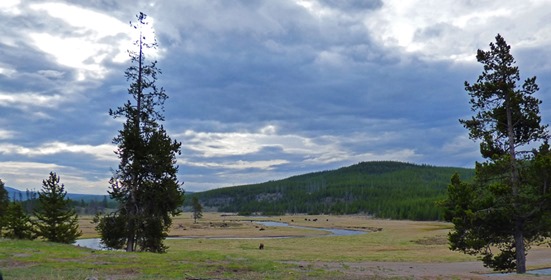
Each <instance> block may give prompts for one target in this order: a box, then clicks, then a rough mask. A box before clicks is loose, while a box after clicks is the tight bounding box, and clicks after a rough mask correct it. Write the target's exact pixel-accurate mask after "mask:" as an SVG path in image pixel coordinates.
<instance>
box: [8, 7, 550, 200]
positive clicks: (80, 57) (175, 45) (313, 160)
mask: <svg viewBox="0 0 551 280" xmlns="http://www.w3.org/2000/svg"><path fill="white" fill-rule="evenodd" d="M139 12H143V13H145V14H147V15H148V20H149V25H148V28H149V29H148V30H146V31H144V32H146V37H147V38H152V37H153V36H156V38H157V41H158V43H159V48H158V49H156V50H150V51H148V52H147V53H146V55H147V57H146V58H147V59H149V61H152V60H157V61H158V64H157V66H158V67H159V68H160V69H161V70H162V75H160V76H159V79H158V80H157V85H158V86H161V87H163V88H164V89H165V90H166V93H167V94H168V96H169V99H168V100H167V101H166V103H165V112H164V114H165V117H166V120H165V121H164V122H163V125H164V127H165V128H166V129H167V131H168V133H169V135H170V136H171V137H172V138H173V139H175V140H177V141H180V142H181V143H182V151H181V152H182V153H181V155H180V156H178V165H179V173H178V178H179V180H180V181H181V182H184V185H183V188H184V189H185V190H186V191H191V192H197V191H204V190H208V189H212V188H219V187H227V186H233V185H241V184H249V183H259V182H265V181H269V180H277V179H283V178H286V177H289V176H293V175H298V174H304V173H308V172H314V171H322V170H331V169H336V168H339V167H343V166H348V165H352V164H355V163H358V162H362V161H380V160H395V161H403V162H410V163H418V164H429V165H436V166H456V167H474V163H475V162H476V161H480V160H481V158H480V155H479V151H478V144H477V143H475V142H473V141H472V140H470V139H469V138H468V133H467V131H466V129H464V128H463V127H462V126H461V125H460V123H459V122H458V119H465V118H470V116H472V112H471V111H470V105H469V98H468V95H467V93H466V92H465V90H464V82H465V81H469V82H471V83H473V82H475V81H476V79H477V77H478V75H480V74H481V72H482V65H481V64H480V63H477V62H476V59H475V56H476V51H477V50H478V49H483V50H488V49H489V47H488V45H489V43H490V42H494V41H495V36H496V35H497V34H498V33H499V34H501V35H502V36H503V37H504V38H505V40H506V41H507V43H508V44H510V45H511V47H512V54H513V56H514V57H515V59H516V61H517V65H518V66H519V68H520V74H521V79H522V80H524V79H526V78H529V77H532V76H537V83H538V85H539V86H540V90H539V92H538V93H537V94H536V97H537V98H539V99H541V100H542V101H543V103H542V105H541V106H540V112H541V115H542V118H543V122H544V123H550V122H551V52H549V49H550V47H551V24H549V18H551V1H549V0H547V1H545V0H533V1H528V0H527V1H517V0H495V1H491V0H485V1H472V0H424V1H420V0H419V1H418V0H408V1H403V0H363V1H362V0H349V1H339V0H278V1H274V0H247V1H246V0H211V1H202V0H180V1H175V0H174V1H169V0H164V1H142V0H132V1H130V0H75V1H48V0H37V1H30V0H2V1H1V2H0V19H2V24H1V25H0V38H1V39H0V179H2V181H3V182H4V183H5V184H6V185H7V186H11V187H14V188H17V189H20V190H25V189H31V190H32V189H37V190H38V189H40V188H41V185H42V180H44V179H46V178H47V177H48V174H49V172H50V171H54V172H56V173H57V174H58V175H59V176H60V177H61V182H62V183H63V184H64V185H65V189H66V190H67V191H68V192H70V193H87V194H106V192H107V190H108V187H109V183H108V181H109V178H110V177H111V175H112V174H113V170H114V169H116V168H117V166H118V158H117V156H116V155H115V154H114V150H115V149H116V146H115V145H114V144H113V143H112V140H113V138H114V137H115V136H116V135H117V133H118V130H119V129H121V128H122V123H121V120H119V119H117V120H115V119H113V118H111V117H110V116H109V114H108V111H109V109H115V108H117V107H118V106H120V105H122V104H123V103H124V102H126V101H127V100H128V99H129V98H130V96H129V95H128V94H127V88H128V85H129V82H128V81H126V79H125V77H124V71H125V69H126V68H128V67H129V66H130V65H131V64H130V60H129V58H128V53H127V50H135V47H134V46H133V45H132V42H133V41H134V40H136V39H137V37H136V36H137V34H136V33H135V31H134V29H132V28H131V27H130V24H129V22H130V21H135V19H136V18H135V15H136V14H138V13H139Z"/></svg>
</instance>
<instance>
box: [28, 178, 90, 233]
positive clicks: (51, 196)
mask: <svg viewBox="0 0 551 280" xmlns="http://www.w3.org/2000/svg"><path fill="white" fill-rule="evenodd" d="M59 181H60V178H59V176H57V174H56V173H54V172H50V176H49V177H48V179H47V180H43V181H42V190H40V192H39V193H38V208H37V209H36V210H35V211H34V215H35V216H36V221H35V225H36V229H37V234H38V236H41V237H43V238H44V239H46V240H48V241H52V242H59V243H73V242H75V240H76V239H77V238H78V237H79V236H80V235H82V232H81V231H80V230H79V227H78V219H77V214H76V212H75V209H74V208H73V207H72V206H71V201H70V200H69V199H67V198H66V196H67V192H66V191H65V186H64V185H63V184H61V185H60V184H59Z"/></svg>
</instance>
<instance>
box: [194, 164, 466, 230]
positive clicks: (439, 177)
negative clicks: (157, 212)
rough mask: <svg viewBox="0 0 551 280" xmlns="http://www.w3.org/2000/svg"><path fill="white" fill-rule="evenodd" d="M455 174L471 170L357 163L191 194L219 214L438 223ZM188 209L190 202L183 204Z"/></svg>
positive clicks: (462, 173) (464, 176)
mask: <svg viewBox="0 0 551 280" xmlns="http://www.w3.org/2000/svg"><path fill="white" fill-rule="evenodd" d="M454 173H458V174H459V175H460V177H461V178H462V179H464V180H469V179H470V178H471V177H472V176H473V175H474V171H473V169H467V168H456V167H435V166H429V165H417V164H411V163H402V162H393V161H376V162H361V163H358V164H355V165H352V166H348V167H343V168H340V169H337V170H331V171H321V172H314V173H308V174H304V175H298V176H293V177H290V178H287V179H283V180H277V181H269V182H265V183H260V184H252V185H244V186H234V187H226V188H220V189H214V190H210V191H206V192H201V193H195V194H193V196H197V197H198V198H199V199H200V201H201V203H202V204H203V205H204V206H206V207H210V208H215V209H217V210H218V211H220V212H239V213H242V214H252V213H259V214H263V215H275V214H284V213H290V214H292V213H309V214H357V213H363V214H368V215H373V216H375V217H378V218H390V219H411V220H441V219H442V218H443V216H442V215H443V212H442V209H440V208H439V207H438V206H437V205H436V202H437V201H440V200H443V199H444V198H445V197H446V191H447V186H448V185H449V183H450V178H451V176H452V175H453V174H454ZM186 201H187V202H188V203H189V201H191V200H190V199H186Z"/></svg>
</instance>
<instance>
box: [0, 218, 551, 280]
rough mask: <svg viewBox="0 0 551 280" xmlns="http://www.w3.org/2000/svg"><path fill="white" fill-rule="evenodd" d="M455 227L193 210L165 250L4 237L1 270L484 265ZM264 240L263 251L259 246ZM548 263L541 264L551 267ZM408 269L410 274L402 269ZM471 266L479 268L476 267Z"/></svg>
mask: <svg viewBox="0 0 551 280" xmlns="http://www.w3.org/2000/svg"><path fill="white" fill-rule="evenodd" d="M314 219H317V221H315V222H314V221H313V220H314ZM91 220H92V217H81V219H80V226H81V229H82V231H83V238H90V237H97V234H96V233H95V231H94V229H93V226H94V225H93V224H91ZM251 220H264V221H265V220H271V221H277V222H286V223H289V224H292V225H297V226H308V227H323V228H346V229H355V230H362V231H366V234H362V235H355V236H327V233H326V232H322V231H316V230H309V229H297V228H289V227H265V226H259V225H258V224H255V223H252V222H251ZM450 228H451V225H450V224H448V223H443V222H414V221H396V220H380V219H372V218H370V217H367V216H362V215H354V216H330V215H320V216H308V215H292V216H290V215H288V216H275V217H256V218H251V217H242V216H234V215H223V214H219V213H205V216H204V218H202V219H200V220H199V221H198V223H197V224H194V223H193V220H192V219H191V214H190V213H183V214H181V215H180V216H178V217H177V218H176V219H175V220H174V223H173V226H172V229H171V231H170V233H169V235H170V236H171V237H194V238H191V239H168V240H167V241H166V244H167V245H168V246H169V249H168V252H167V253H165V254H153V253H126V252H120V251H100V250H93V249H88V248H83V247H77V246H73V245H63V244H54V243H49V242H44V241H40V240H35V241H14V240H7V239H0V270H1V271H2V273H3V275H4V278H5V279H29V278H32V279H337V278H343V277H344V278H347V279H354V278H357V279H366V278H367V279H387V278H393V279H394V278H396V279H401V278H406V279H407V278H408V277H411V275H415V274H414V273H416V272H415V271H414V270H415V268H418V270H419V269H425V270H431V269H430V267H434V268H433V270H434V271H435V272H438V267H440V266H441V268H440V269H441V270H442V271H444V272H445V271H446V269H451V268H453V267H452V266H451V265H452V264H454V265H455V264H459V265H461V264H464V265H466V267H472V266H477V265H478V262H476V259H475V258H474V257H471V256H466V255H463V254H461V253H458V252H452V251H450V250H449V249H448V245H447V241H446V236H447V233H448V232H449V230H450ZM273 237H294V238H273ZM220 238H227V239H220ZM251 238H253V239H251ZM260 243H263V244H264V250H259V244H260ZM536 250H540V251H543V250H544V249H543V248H541V249H538V248H536ZM547 261H548V260H547V259H546V260H545V261H543V262H540V263H538V266H539V267H546V266H547V267H549V266H551V265H550V264H551V262H550V263H547ZM439 264H440V266H438V265H439ZM435 265H436V266H435ZM447 265H450V266H447ZM402 266H403V268H402ZM480 266H481V265H480ZM410 268H411V269H412V271H411V272H408V271H404V269H410ZM458 269H459V270H458V271H461V269H460V268H458ZM473 269H474V270H476V269H478V270H480V268H479V267H478V266H477V267H476V269H475V268H474V267H473ZM442 271H441V272H438V273H439V274H438V275H440V273H444V272H442ZM417 272H419V273H420V272H422V271H417ZM430 273H431V272H430V271H429V274H428V275H430ZM450 273H453V272H450ZM469 273H470V272H469ZM408 275H409V276H408ZM473 275H474V276H476V274H473ZM456 277H458V279H459V278H461V277H462V276H461V274H458V275H457V276H456ZM428 278H430V277H428ZM469 278H470V279H472V277H469Z"/></svg>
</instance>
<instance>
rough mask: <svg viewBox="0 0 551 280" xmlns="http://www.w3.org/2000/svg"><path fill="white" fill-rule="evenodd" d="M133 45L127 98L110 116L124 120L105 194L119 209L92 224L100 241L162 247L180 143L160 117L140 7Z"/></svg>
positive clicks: (160, 94)
mask: <svg viewBox="0 0 551 280" xmlns="http://www.w3.org/2000/svg"><path fill="white" fill-rule="evenodd" d="M136 17H137V24H136V25H132V23H131V25H132V27H133V28H135V29H136V30H138V31H139V38H138V40H136V42H135V44H134V45H135V46H136V49H137V51H135V52H132V51H129V54H130V58H131V63H132V66H130V67H129V68H128V69H127V70H126V72H125V74H126V78H127V80H128V81H129V82H130V87H129V89H128V94H129V95H130V96H131V100H128V101H127V102H126V103H125V104H124V105H123V106H121V107H118V108H117V109H115V110H110V111H109V114H110V115H111V116H113V117H114V118H125V119H126V121H125V123H124V125H123V128H122V130H120V131H119V135H118V136H117V137H116V138H115V139H114V140H113V142H114V143H115V144H117V145H118V150H117V152H116V153H117V155H118V157H119V159H120V163H119V167H118V170H116V171H115V173H114V175H113V177H112V178H111V180H110V184H111V187H110V190H109V194H110V196H111V197H112V198H113V199H115V200H116V201H118V202H119V205H120V207H119V209H118V210H117V211H116V212H114V213H111V214H109V215H106V216H104V217H99V218H98V219H97V221H98V223H99V224H98V225H97V227H96V229H97V230H98V231H99V232H100V235H101V238H102V240H103V242H104V244H105V245H107V246H109V247H112V248H117V249H122V248H125V249H126V251H129V252H131V251H136V250H138V251H149V252H158V253H161V252H165V250H166V246H165V245H164V244H163V240H164V239H165V238H166V236H167V232H168V229H169V228H170V225H171V223H172V217H173V216H174V215H177V214H178V213H179V208H180V206H181V205H182V203H183V190H182V189H181V184H180V183H179V182H178V179H177V172H178V167H177V166H176V156H177V155H179V154H180V146H181V143H179V142H177V141H173V140H172V139H171V138H170V137H169V136H168V134H167V132H166V131H165V129H164V127H163V126H162V125H160V124H159V122H161V121H164V116H163V111H164V108H163V104H164V101H165V100H166V99H167V98H168V96H167V95H166V93H165V91H164V89H163V88H162V87H161V88H159V87H157V85H156V84H155V82H156V80H157V75H158V74H160V73H161V71H160V70H159V69H158V68H157V61H153V62H151V63H147V61H146V59H145V53H144V50H145V49H149V48H156V47H157V42H156V40H155V38H153V39H152V40H151V42H148V41H147V39H149V38H146V37H145V36H144V32H142V30H143V28H144V27H145V25H146V24H147V23H146V18H147V16H146V15H145V14H144V13H139V14H138V15H137V16H136Z"/></svg>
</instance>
